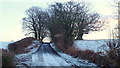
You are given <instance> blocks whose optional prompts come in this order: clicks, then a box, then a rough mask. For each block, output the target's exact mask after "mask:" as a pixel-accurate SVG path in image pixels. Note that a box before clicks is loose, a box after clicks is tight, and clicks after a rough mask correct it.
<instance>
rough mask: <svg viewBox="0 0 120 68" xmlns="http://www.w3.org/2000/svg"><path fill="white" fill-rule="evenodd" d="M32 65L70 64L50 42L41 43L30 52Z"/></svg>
mask: <svg viewBox="0 0 120 68" xmlns="http://www.w3.org/2000/svg"><path fill="white" fill-rule="evenodd" d="M32 65H33V66H70V65H69V64H68V63H67V62H66V61H65V60H64V59H63V58H61V57H60V55H59V54H58V53H57V52H55V51H54V50H53V48H52V47H51V46H50V43H43V44H41V45H40V46H39V48H38V50H37V51H36V52H34V53H33V54H32Z"/></svg>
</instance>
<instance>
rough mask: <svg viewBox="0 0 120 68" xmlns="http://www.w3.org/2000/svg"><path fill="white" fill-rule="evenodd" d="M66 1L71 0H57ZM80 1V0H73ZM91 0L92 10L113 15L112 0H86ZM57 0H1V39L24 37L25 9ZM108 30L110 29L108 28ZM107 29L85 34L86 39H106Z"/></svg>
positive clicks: (43, 5) (106, 15)
mask: <svg viewBox="0 0 120 68" xmlns="http://www.w3.org/2000/svg"><path fill="white" fill-rule="evenodd" d="M57 1H58V2H65V1H70V0H57ZM73 1H79V0H73ZM85 1H89V2H90V3H91V4H92V6H93V8H92V10H93V11H95V12H98V13H100V14H101V15H102V16H103V17H104V16H105V17H109V16H110V15H113V8H112V7H111V6H110V4H109V3H108V2H109V1H110V0H85ZM54 2H56V0H35V1H34V0H9V1H8V0H1V1H0V41H11V40H19V39H22V38H23V37H25V36H24V33H23V32H22V22H21V21H22V18H24V17H25V10H27V9H29V8H30V7H32V6H40V7H43V8H46V7H47V5H48V4H51V3H54ZM113 22H114V21H113ZM107 31H108V30H107ZM107 31H102V32H99V33H101V35H99V33H98V32H94V33H91V34H89V35H84V38H85V39H100V38H101V39H104V38H105V39H106V38H108V35H107V34H109V33H107Z"/></svg>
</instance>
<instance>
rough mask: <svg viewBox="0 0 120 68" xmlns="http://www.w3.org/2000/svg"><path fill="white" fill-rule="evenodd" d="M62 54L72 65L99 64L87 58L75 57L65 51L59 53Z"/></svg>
mask: <svg viewBox="0 0 120 68" xmlns="http://www.w3.org/2000/svg"><path fill="white" fill-rule="evenodd" d="M59 54H60V56H61V57H62V58H63V59H64V60H65V61H66V62H67V63H69V64H70V65H71V66H95V67H96V66H97V65H95V64H94V63H90V62H88V61H87V60H82V59H79V58H74V57H72V56H70V55H68V54H64V53H59Z"/></svg>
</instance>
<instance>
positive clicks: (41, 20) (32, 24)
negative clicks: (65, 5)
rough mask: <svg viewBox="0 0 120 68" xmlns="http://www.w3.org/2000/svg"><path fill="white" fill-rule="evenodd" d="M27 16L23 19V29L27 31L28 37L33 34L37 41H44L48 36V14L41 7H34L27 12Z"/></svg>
mask: <svg viewBox="0 0 120 68" xmlns="http://www.w3.org/2000/svg"><path fill="white" fill-rule="evenodd" d="M26 15H27V16H26V17H25V18H23V29H24V30H26V31H27V33H26V35H29V34H33V35H34V37H35V38H36V39H39V40H42V39H43V37H44V36H45V35H46V34H45V33H44V31H45V30H46V28H45V23H46V20H47V17H48V13H47V12H45V11H43V10H42V9H41V8H40V7H36V6H33V7H31V8H30V9H28V10H26Z"/></svg>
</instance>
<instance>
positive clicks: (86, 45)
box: [74, 40, 108, 52]
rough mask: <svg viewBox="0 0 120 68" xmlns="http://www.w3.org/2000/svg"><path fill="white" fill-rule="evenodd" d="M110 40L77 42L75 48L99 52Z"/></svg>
mask: <svg viewBox="0 0 120 68" xmlns="http://www.w3.org/2000/svg"><path fill="white" fill-rule="evenodd" d="M107 41H108V40H75V41H74V46H75V47H76V48H78V49H81V50H86V49H88V50H93V51H95V52H98V51H99V48H100V47H101V46H102V45H105V44H106V42H107Z"/></svg>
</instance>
